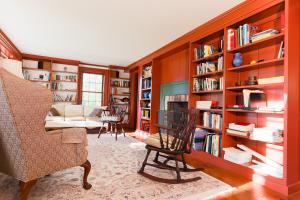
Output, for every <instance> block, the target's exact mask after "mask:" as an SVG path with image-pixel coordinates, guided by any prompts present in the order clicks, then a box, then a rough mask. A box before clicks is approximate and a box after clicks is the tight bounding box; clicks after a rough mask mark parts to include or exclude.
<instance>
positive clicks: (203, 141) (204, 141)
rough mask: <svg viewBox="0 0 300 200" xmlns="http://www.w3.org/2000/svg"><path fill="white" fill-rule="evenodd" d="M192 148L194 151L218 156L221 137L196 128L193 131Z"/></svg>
mask: <svg viewBox="0 0 300 200" xmlns="http://www.w3.org/2000/svg"><path fill="white" fill-rule="evenodd" d="M193 148H194V150H198V151H205V152H206V153H209V154H212V155H214V156H219V155H220V149H222V136H221V135H218V134H215V133H210V132H208V131H206V130H204V129H201V128H197V129H196V130H195V135H194V140H193Z"/></svg>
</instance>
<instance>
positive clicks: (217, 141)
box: [204, 133, 222, 157]
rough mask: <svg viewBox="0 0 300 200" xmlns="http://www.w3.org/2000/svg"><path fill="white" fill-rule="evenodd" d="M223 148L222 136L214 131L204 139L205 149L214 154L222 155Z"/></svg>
mask: <svg viewBox="0 0 300 200" xmlns="http://www.w3.org/2000/svg"><path fill="white" fill-rule="evenodd" d="M221 148H222V136H221V135H217V134H214V133H208V134H207V135H206V137H205V141H204V151H205V152H206V153H209V154H212V155H214V156H217V157H218V156H219V155H220V149H221Z"/></svg>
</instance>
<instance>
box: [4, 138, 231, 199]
mask: <svg viewBox="0 0 300 200" xmlns="http://www.w3.org/2000/svg"><path fill="white" fill-rule="evenodd" d="M88 139H89V146H88V151H89V160H90V161H91V163H92V170H91V173H90V176H89V182H90V183H91V184H92V185H93V187H92V188H91V189H90V190H88V191H86V190H84V189H83V188H82V187H81V184H82V181H81V180H82V174H83V170H82V169H81V168H80V167H75V168H72V169H68V170H65V171H62V172H57V173H55V174H52V175H50V176H47V177H45V178H41V179H39V181H38V183H37V184H36V186H35V187H34V188H33V190H32V192H31V194H30V197H29V200H44V199H45V200H46V199H47V200H57V199H60V200H79V199H84V200H96V199H99V200H123V199H124V200H127V199H129V200H137V199H144V200H148V199H149V200H150V199H151V200H163V199H167V200H171V199H172V200H173V199H176V200H179V199H180V200H198V199H211V198H213V197H215V196H217V195H219V194H222V193H225V192H227V191H231V190H232V187H230V186H229V185H227V184H225V183H223V182H221V181H219V180H217V179H215V178H213V177H211V176H209V175H207V174H205V173H203V172H192V173H181V176H182V178H192V177H196V176H201V177H202V179H201V180H199V181H196V182H191V183H185V184H173V185H172V184H164V183H158V182H155V181H152V180H149V179H147V178H145V177H143V176H141V175H139V174H137V171H138V169H139V168H140V166H141V163H142V161H143V159H144V157H145V154H146V151H145V148H144V144H143V143H142V142H138V141H137V140H135V139H133V138H131V137H126V138H124V137H123V136H119V138H118V141H115V139H114V136H110V135H102V136H101V138H100V139H97V136H96V135H88ZM150 155H151V156H150V157H149V160H153V157H154V152H151V154H150ZM145 171H146V172H147V173H149V174H152V175H156V176H160V177H165V178H174V179H175V178H176V174H175V173H173V172H170V171H169V170H159V169H156V168H152V167H150V166H146V168H145ZM0 199H1V200H2V199H3V200H4V199H5V200H15V199H18V182H17V181H16V180H14V179H12V178H10V177H8V176H5V175H0Z"/></svg>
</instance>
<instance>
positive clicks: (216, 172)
mask: <svg viewBox="0 0 300 200" xmlns="http://www.w3.org/2000/svg"><path fill="white" fill-rule="evenodd" d="M186 160H187V162H188V163H189V164H190V165H191V166H193V167H195V168H198V167H202V168H204V169H205V170H204V172H205V173H207V174H209V175H211V176H213V177H215V178H217V179H219V180H221V181H223V182H225V183H227V184H229V185H231V186H232V187H235V188H236V189H235V190H234V191H232V192H229V193H226V194H224V195H221V196H219V197H217V198H215V199H216V200H227V199H230V200H231V199H233V200H273V199H274V200H275V199H291V200H299V199H300V193H298V194H296V195H293V196H290V197H285V196H283V195H281V194H280V193H278V192H276V191H273V190H271V189H269V188H267V187H264V186H262V185H259V184H257V183H254V182H252V181H251V180H248V179H246V178H244V177H240V176H237V175H235V174H232V173H230V172H228V171H226V170H224V169H221V168H217V167H214V166H212V165H207V164H205V163H200V162H199V161H198V160H195V159H194V158H192V157H191V156H186Z"/></svg>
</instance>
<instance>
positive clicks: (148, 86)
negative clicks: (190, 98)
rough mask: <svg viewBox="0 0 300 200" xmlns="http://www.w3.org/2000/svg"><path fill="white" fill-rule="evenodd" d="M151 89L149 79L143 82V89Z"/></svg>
mask: <svg viewBox="0 0 300 200" xmlns="http://www.w3.org/2000/svg"><path fill="white" fill-rule="evenodd" d="M147 88H151V79H145V80H143V89H147Z"/></svg>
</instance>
